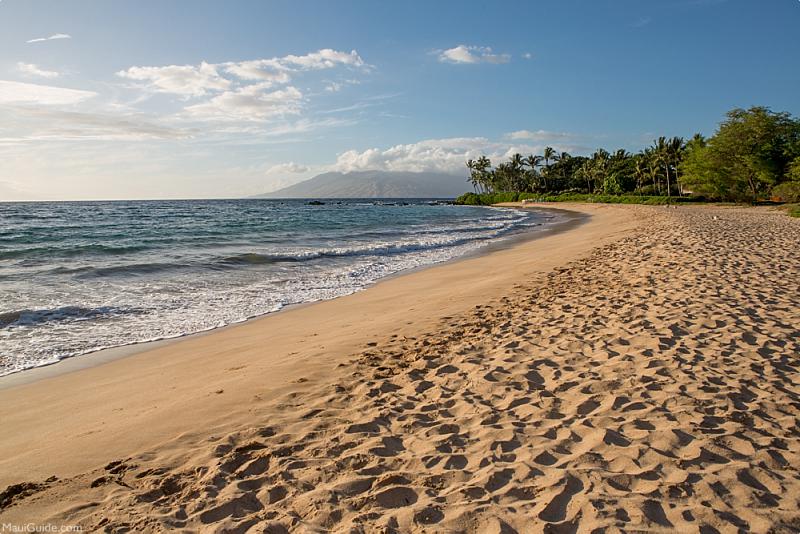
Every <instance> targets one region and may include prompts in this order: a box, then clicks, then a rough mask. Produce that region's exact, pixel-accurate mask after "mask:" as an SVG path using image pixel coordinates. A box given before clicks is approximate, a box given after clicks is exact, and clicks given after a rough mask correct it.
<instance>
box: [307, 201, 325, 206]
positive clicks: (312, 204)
mask: <svg viewBox="0 0 800 534" xmlns="http://www.w3.org/2000/svg"><path fill="white" fill-rule="evenodd" d="M308 205H309V206H324V205H325V203H324V202H320V201H319V200H312V201H311V202H309V203H308Z"/></svg>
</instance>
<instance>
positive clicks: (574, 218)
mask: <svg viewBox="0 0 800 534" xmlns="http://www.w3.org/2000/svg"><path fill="white" fill-rule="evenodd" d="M502 207H509V208H514V209H530V210H534V211H539V212H547V211H555V212H558V213H559V214H561V215H563V216H565V217H566V218H567V219H566V220H564V221H560V222H558V223H556V224H555V226H556V227H548V228H542V227H536V228H534V229H532V230H529V231H525V232H519V233H517V234H512V235H510V236H507V237H505V238H502V239H500V240H498V241H496V242H490V243H488V244H487V245H485V246H482V247H480V248H479V249H476V250H473V251H470V252H467V253H465V254H463V255H461V256H457V257H455V258H451V259H448V260H445V261H442V262H436V263H431V264H428V265H423V266H420V267H414V268H410V269H405V270H401V271H398V272H395V273H392V274H389V275H387V276H384V277H383V278H380V279H378V280H376V281H375V282H372V283H371V284H368V285H366V286H365V287H363V288H361V289H359V290H357V291H355V292H354V293H359V292H362V291H367V290H369V289H371V288H373V287H375V286H377V285H379V284H382V283H384V282H386V281H389V280H392V279H395V278H398V277H402V276H407V275H410V274H414V273H417V272H421V271H424V270H426V269H430V268H434V267H439V266H444V265H448V264H451V263H457V262H460V261H464V260H469V259H471V258H479V257H481V256H485V255H489V254H492V253H494V252H497V251H499V250H505V249H508V248H511V247H514V246H515V245H517V244H520V243H524V242H527V241H533V240H536V239H540V238H541V237H545V236H547V235H552V234H557V233H561V232H566V231H569V230H570V229H571V228H573V227H575V226H577V225H579V224H581V223H582V222H585V221H586V220H587V218H588V217H587V216H586V215H585V214H581V213H579V212H575V211H572V210H569V209H563V208H553V207H545V206H536V207H533V206H532V205H530V204H526V205H522V204H520V205H516V206H502ZM354 293H349V294H347V295H341V296H338V297H334V298H332V299H326V300H315V301H310V302H302V303H297V304H289V305H286V306H283V307H282V308H281V309H279V310H277V311H274V312H267V313H263V314H259V315H256V316H254V317H249V318H247V319H244V320H242V321H238V322H235V323H231V324H227V325H224V326H219V327H213V328H209V329H207V330H201V331H199V332H190V333H186V334H181V335H178V336H173V337H168V338H163V339H154V340H151V341H142V342H136V343H129V344H126V345H119V346H116V347H108V348H103V349H98V350H93V351H89V352H85V353H82V354H76V355H74V356H69V357H66V358H62V359H60V360H57V361H54V362H50V363H46V364H42V365H39V366H36V367H31V368H29V369H23V370H21V371H15V372H13V373H10V374H7V375H3V376H0V391H2V390H5V389H10V388H14V387H17V386H21V385H25V384H30V383H34V382H37V381H39V380H45V379H48V378H53V377H57V376H59V375H62V374H66V373H72V372H76V371H80V370H82V369H87V368H91V367H95V366H97V365H103V364H105V363H109V362H112V361H114V360H118V359H120V358H127V357H130V356H134V355H136V354H140V353H142V352H147V351H150V350H155V349H159V348H162V347H167V346H169V345H171V344H174V343H180V342H182V341H186V340H189V339H194V338H197V337H203V336H207V335H211V334H214V333H217V332H220V331H224V330H227V329H230V328H237V327H239V326H243V325H245V324H249V323H251V322H253V321H259V320H261V319H265V318H267V317H272V316H275V315H277V314H280V313H285V312H287V311H290V310H294V309H298V308H303V307H306V306H313V305H315V304H319V303H322V302H327V301H330V300H336V299H340V298H344V297H348V296H350V295H352V294H354Z"/></svg>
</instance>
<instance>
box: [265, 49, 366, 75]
mask: <svg viewBox="0 0 800 534" xmlns="http://www.w3.org/2000/svg"><path fill="white" fill-rule="evenodd" d="M278 61H280V63H281V64H283V65H286V66H291V65H294V66H297V67H300V68H303V69H315V70H318V69H330V68H333V67H336V66H338V65H343V66H350V67H364V66H366V64H365V63H364V60H362V59H361V56H359V55H358V52H356V51H355V50H351V51H350V52H349V53H348V52H340V51H338V50H332V49H330V48H323V49H322V50H318V51H317V52H311V53H310V54H306V55H304V56H295V55H288V56H285V57H283V58H281V59H280V60H278Z"/></svg>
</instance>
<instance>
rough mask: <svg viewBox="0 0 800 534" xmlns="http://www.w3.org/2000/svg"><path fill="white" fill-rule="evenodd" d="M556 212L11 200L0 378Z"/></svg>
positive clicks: (459, 250)
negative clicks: (19, 201)
mask: <svg viewBox="0 0 800 534" xmlns="http://www.w3.org/2000/svg"><path fill="white" fill-rule="evenodd" d="M551 222H553V221H552V219H551V216H550V215H543V214H541V213H536V212H531V211H521V210H501V209H494V208H484V207H466V206H452V205H442V204H438V203H435V202H426V201H418V200H413V201H412V200H410V201H391V202H390V201H386V202H373V201H352V200H347V201H340V202H337V201H326V203H325V204H324V205H321V206H320V205H309V204H308V202H306V201H276V200H217V201H136V202H59V203H5V204H0V297H2V298H1V299H0V375H2V374H9V373H12V372H15V371H19V370H22V369H26V368H30V367H36V366H39V365H44V364H47V363H52V362H54V361H58V360H59V359H62V358H66V357H69V356H75V355H79V354H84V353H87V352H91V351H94V350H98V349H102V348H107V347H115V346H120V345H127V344H131V343H137V342H144V341H151V340H156V339H163V338H169V337H176V336H180V335H185V334H189V333H193V332H199V331H203V330H208V329H211V328H215V327H219V326H224V325H228V324H232V323H236V322H240V321H243V320H246V319H248V318H251V317H254V316H257V315H261V314H265V313H269V312H274V311H277V310H279V309H281V308H282V307H284V306H286V305H290V304H297V303H304V302H313V301H317V300H323V299H330V298H334V297H337V296H341V295H346V294H349V293H352V292H354V291H358V290H360V289H363V288H364V287H366V286H368V285H370V284H372V283H374V282H375V281H377V280H379V279H380V278H382V277H385V276H387V275H390V274H394V273H397V272H399V271H403V270H406V269H410V268H414V267H420V266H424V265H430V264H433V263H437V262H441V261H446V260H449V259H452V258H455V257H458V256H461V255H463V254H465V253H468V252H471V251H474V250H477V249H479V248H480V247H482V246H484V245H486V244H488V243H490V242H493V241H497V240H501V239H503V238H506V237H508V236H510V235H513V234H514V233H518V232H521V231H526V230H530V229H533V228H536V227H542V225H546V224H549V223H551Z"/></svg>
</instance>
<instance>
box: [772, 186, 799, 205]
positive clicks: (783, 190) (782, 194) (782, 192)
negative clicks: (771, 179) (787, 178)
mask: <svg viewBox="0 0 800 534" xmlns="http://www.w3.org/2000/svg"><path fill="white" fill-rule="evenodd" d="M772 196H773V197H778V198H780V199H781V201H783V202H800V182H783V183H782V184H779V185H776V186H775V187H773V188H772Z"/></svg>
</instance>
